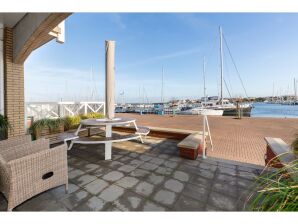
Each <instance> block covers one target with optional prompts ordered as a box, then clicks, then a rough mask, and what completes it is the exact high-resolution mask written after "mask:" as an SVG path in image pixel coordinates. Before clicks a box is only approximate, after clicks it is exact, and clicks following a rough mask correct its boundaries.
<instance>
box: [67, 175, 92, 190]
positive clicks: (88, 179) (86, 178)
mask: <svg viewBox="0 0 298 224" xmlns="http://www.w3.org/2000/svg"><path fill="white" fill-rule="evenodd" d="M96 178H97V177H96V176H93V175H89V174H84V175H83V176H80V177H78V178H76V179H73V180H72V182H73V183H74V184H76V185H79V186H81V187H82V186H84V185H86V184H88V183H90V182H92V181H93V180H95V179H96Z"/></svg>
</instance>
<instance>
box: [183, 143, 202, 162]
mask: <svg viewBox="0 0 298 224" xmlns="http://www.w3.org/2000/svg"><path fill="white" fill-rule="evenodd" d="M205 150H206V155H207V147H206V149H205ZM179 152H180V156H181V157H183V158H186V159H192V160H196V159H197V157H198V155H203V145H202V144H199V146H198V148H196V149H190V148H184V147H179Z"/></svg>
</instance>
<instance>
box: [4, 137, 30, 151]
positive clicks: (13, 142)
mask: <svg viewBox="0 0 298 224" xmlns="http://www.w3.org/2000/svg"><path fill="white" fill-rule="evenodd" d="M28 142H31V135H20V136H16V137H11V138H9V139H6V140H2V141H0V152H1V151H2V150H5V149H7V148H9V147H13V146H17V145H22V144H24V143H28Z"/></svg>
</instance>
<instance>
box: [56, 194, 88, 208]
mask: <svg viewBox="0 0 298 224" xmlns="http://www.w3.org/2000/svg"><path fill="white" fill-rule="evenodd" d="M90 197H91V194H89V193H88V192H87V191H85V190H79V191H77V192H75V193H73V194H71V195H70V196H69V197H67V198H65V199H63V200H61V202H62V203H63V204H64V205H65V206H66V207H67V208H68V209H70V210H72V209H73V208H74V207H76V206H78V205H79V204H80V203H81V202H82V201H84V200H87V199H88V198H90Z"/></svg>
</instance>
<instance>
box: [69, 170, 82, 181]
mask: <svg viewBox="0 0 298 224" xmlns="http://www.w3.org/2000/svg"><path fill="white" fill-rule="evenodd" d="M83 174H84V172H83V171H82V170H79V169H73V170H72V171H70V172H69V173H68V178H69V179H74V178H76V177H78V176H82V175H83Z"/></svg>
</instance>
